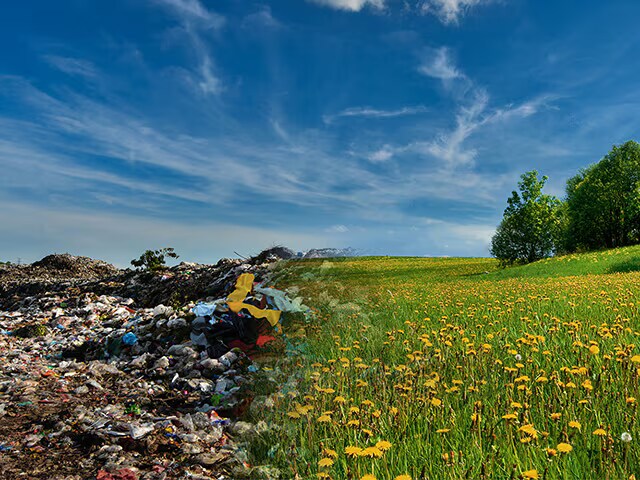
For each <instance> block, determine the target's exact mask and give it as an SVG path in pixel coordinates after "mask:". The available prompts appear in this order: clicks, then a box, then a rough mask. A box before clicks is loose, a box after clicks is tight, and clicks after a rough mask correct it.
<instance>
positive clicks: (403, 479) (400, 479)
mask: <svg viewBox="0 0 640 480" xmlns="http://www.w3.org/2000/svg"><path fill="white" fill-rule="evenodd" d="M393 480H411V477H410V476H409V475H398V476H397V477H396V478H394V479H393Z"/></svg>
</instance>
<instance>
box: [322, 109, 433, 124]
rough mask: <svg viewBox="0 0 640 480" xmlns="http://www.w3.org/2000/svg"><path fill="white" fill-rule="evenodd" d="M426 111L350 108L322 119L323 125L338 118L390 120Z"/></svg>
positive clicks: (426, 110) (425, 110)
mask: <svg viewBox="0 0 640 480" xmlns="http://www.w3.org/2000/svg"><path fill="white" fill-rule="evenodd" d="M428 111H429V109H428V108H427V107H425V106H424V105H416V106H412V107H402V108H398V109H395V110H380V109H377V108H372V107H351V108H346V109H344V110H342V111H341V112H338V113H335V114H333V115H324V116H323V117H322V119H323V120H324V122H325V123H331V122H333V120H334V119H336V118H339V117H365V118H392V117H402V116H405V115H418V114H420V113H426V112H428Z"/></svg>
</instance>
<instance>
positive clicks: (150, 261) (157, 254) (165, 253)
mask: <svg viewBox="0 0 640 480" xmlns="http://www.w3.org/2000/svg"><path fill="white" fill-rule="evenodd" d="M165 257H171V258H178V254H177V253H175V252H174V251H173V248H171V247H169V248H160V249H158V250H147V251H146V252H144V253H143V254H142V255H140V257H139V258H137V259H134V260H131V265H133V266H134V267H136V268H138V269H139V270H149V271H151V272H155V271H157V270H162V269H163V268H164V267H165V259H164V258H165Z"/></svg>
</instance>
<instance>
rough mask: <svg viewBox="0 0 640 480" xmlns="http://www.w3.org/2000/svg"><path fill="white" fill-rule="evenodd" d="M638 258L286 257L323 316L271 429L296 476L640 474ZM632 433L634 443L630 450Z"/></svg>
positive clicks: (310, 331) (286, 277)
mask: <svg viewBox="0 0 640 480" xmlns="http://www.w3.org/2000/svg"><path fill="white" fill-rule="evenodd" d="M639 268H640V248H638V247H633V248H626V249H620V250H612V251H603V252H596V253H589V254H586V255H572V256H567V257H561V258H556V259H550V260H545V261H542V262H539V263H536V264H532V265H529V266H524V267H517V268H512V269H507V270H499V269H498V268H497V266H496V262H495V261H494V260H491V259H468V258H438V259H428V258H386V257H383V258H381V257H377V258H356V259H341V260H330V261H329V260H317V261H303V262H292V263H289V264H286V265H285V266H284V267H283V268H282V270H281V271H280V278H279V280H278V284H279V285H280V286H287V285H296V286H298V287H300V288H301V294H302V295H303V296H304V297H305V299H306V303H307V304H309V305H312V306H314V307H316V308H317V318H316V319H315V320H314V321H313V322H311V323H309V324H306V325H304V326H303V331H302V333H300V332H299V334H298V337H299V341H303V342H304V347H305V354H304V355H300V356H298V357H295V360H294V361H290V362H289V363H288V365H287V366H284V367H283V368H285V369H286V370H287V372H288V374H289V375H291V378H292V379H295V380H296V381H297V383H294V382H293V380H292V381H291V382H289V385H288V387H287V388H286V389H285V390H284V391H283V393H282V394H280V395H279V396H277V398H278V401H277V402H276V405H275V408H274V409H273V410H272V411H271V412H270V413H268V415H269V417H268V420H269V422H272V423H277V424H279V425H281V426H282V431H281V432H280V434H279V435H278V444H277V448H274V447H273V445H274V438H273V436H272V435H271V436H270V437H269V438H265V439H264V440H265V449H266V447H267V446H269V447H271V450H270V461H271V462H272V463H275V464H276V465H279V466H280V467H281V468H283V469H284V470H285V471H286V472H288V473H287V475H288V476H289V477H290V478H293V477H294V476H296V475H297V476H298V477H297V478H305V479H306V478H333V479H358V480H359V479H366V480H370V479H373V478H375V479H378V480H381V479H390V480H394V479H401V480H406V479H409V478H410V479H414V480H416V479H462V478H471V479H474V478H485V479H489V478H490V479H515V478H547V479H596V478H597V479H629V478H633V477H632V475H633V474H634V473H635V474H638V472H640V449H638V447H637V443H638V440H640V429H639V428H638V422H637V401H640V392H638V379H639V373H640V370H639V367H640V345H636V344H637V343H639V341H640V339H639V338H638V335H640V321H639V317H638V305H637V302H638V297H639V296H640V274H639V273H637V272H636V270H638V269H639ZM629 439H630V441H628V440H629Z"/></svg>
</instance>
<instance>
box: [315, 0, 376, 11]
mask: <svg viewBox="0 0 640 480" xmlns="http://www.w3.org/2000/svg"><path fill="white" fill-rule="evenodd" d="M308 1H311V2H313V3H317V4H318V5H324V6H326V7H331V8H335V9H337V10H348V11H351V12H359V11H360V10H362V9H363V8H364V7H366V6H371V7H373V8H377V9H381V8H384V0H308Z"/></svg>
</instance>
